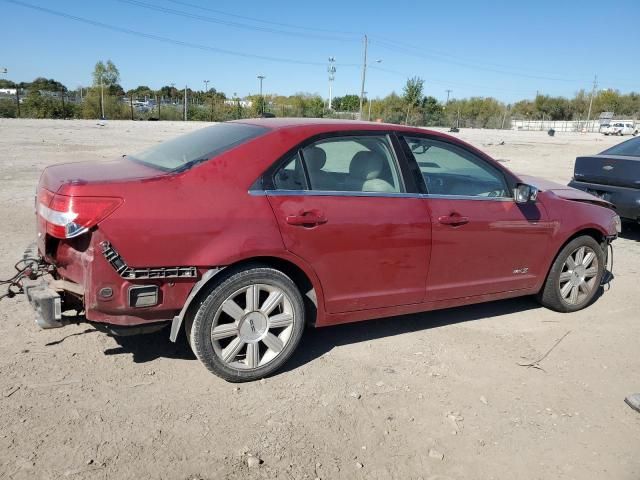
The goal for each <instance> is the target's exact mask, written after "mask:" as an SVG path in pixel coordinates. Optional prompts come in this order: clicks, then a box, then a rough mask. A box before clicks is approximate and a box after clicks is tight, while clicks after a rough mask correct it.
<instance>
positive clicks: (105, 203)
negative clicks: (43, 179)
mask: <svg viewBox="0 0 640 480" xmlns="http://www.w3.org/2000/svg"><path fill="white" fill-rule="evenodd" d="M121 204H122V199H121V198H115V197H70V196H67V195H57V194H53V193H51V192H49V191H47V190H44V189H42V190H41V191H40V193H39V194H38V214H39V215H40V216H41V217H42V218H43V219H44V220H45V221H46V223H47V233H48V234H49V235H51V236H53V237H56V238H73V237H77V236H78V235H81V234H83V233H84V232H86V231H87V230H89V229H90V228H91V227H93V226H95V225H97V224H98V223H99V222H101V221H102V220H104V219H105V218H106V217H107V216H109V215H110V214H112V213H113V211H114V210H115V209H116V208H118V207H119V206H120V205H121Z"/></svg>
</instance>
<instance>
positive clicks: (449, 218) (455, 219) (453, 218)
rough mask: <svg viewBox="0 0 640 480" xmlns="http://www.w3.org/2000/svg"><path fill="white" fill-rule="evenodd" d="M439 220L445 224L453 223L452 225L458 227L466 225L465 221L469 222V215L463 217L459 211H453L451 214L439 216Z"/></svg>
mask: <svg viewBox="0 0 640 480" xmlns="http://www.w3.org/2000/svg"><path fill="white" fill-rule="evenodd" d="M438 222H440V223H441V224H443V225H451V226H452V227H458V226H460V225H464V224H465V223H469V217H463V216H461V215H460V214H458V213H455V212H454V213H452V214H451V215H444V216H442V217H438Z"/></svg>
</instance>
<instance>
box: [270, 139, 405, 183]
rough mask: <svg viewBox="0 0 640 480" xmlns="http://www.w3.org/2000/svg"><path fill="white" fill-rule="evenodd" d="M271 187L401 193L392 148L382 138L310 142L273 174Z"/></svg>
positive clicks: (388, 142) (399, 179)
mask: <svg viewBox="0 0 640 480" xmlns="http://www.w3.org/2000/svg"><path fill="white" fill-rule="evenodd" d="M300 162H301V163H300ZM301 167H302V168H301ZM274 184H275V187H276V188H277V189H279V190H293V189H295V190H305V189H309V190H312V191H330V192H372V193H376V192H378V193H400V192H404V187H403V185H402V181H401V178H400V174H399V170H398V166H397V162H396V159H395V156H394V154H393V148H392V147H391V143H390V141H389V139H388V137H387V136H383V135H379V136H377V135H376V136H374V135H363V136H348V137H332V138H327V139H323V140H319V141H317V142H314V143H312V144H310V145H308V146H306V147H304V148H301V149H300V150H299V151H298V152H297V153H296V154H295V155H294V157H293V158H292V159H291V160H289V161H285V165H284V166H283V167H281V168H280V169H279V170H278V171H277V172H276V174H275V177H274ZM287 187H289V188H287ZM294 187H295V188H294Z"/></svg>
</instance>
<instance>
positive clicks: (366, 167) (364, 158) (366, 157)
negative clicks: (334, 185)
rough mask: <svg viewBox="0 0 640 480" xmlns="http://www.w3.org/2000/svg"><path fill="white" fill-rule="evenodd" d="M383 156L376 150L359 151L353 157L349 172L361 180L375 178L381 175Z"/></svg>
mask: <svg viewBox="0 0 640 480" xmlns="http://www.w3.org/2000/svg"><path fill="white" fill-rule="evenodd" d="M383 165H384V160H383V158H382V157H381V156H380V155H378V154H377V153H375V152H358V153H356V154H355V155H354V157H353V159H351V164H350V165H349V173H350V174H351V176H353V177H355V178H358V179H360V180H373V179H374V178H378V177H379V176H380V172H382V167H383Z"/></svg>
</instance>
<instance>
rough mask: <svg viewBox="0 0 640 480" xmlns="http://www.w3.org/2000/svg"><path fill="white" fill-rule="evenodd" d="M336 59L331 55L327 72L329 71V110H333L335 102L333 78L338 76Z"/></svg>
mask: <svg viewBox="0 0 640 480" xmlns="http://www.w3.org/2000/svg"><path fill="white" fill-rule="evenodd" d="M335 63H336V59H335V58H333V57H329V66H328V67H327V72H329V110H331V104H332V102H333V80H334V79H335V78H336V66H335Z"/></svg>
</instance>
